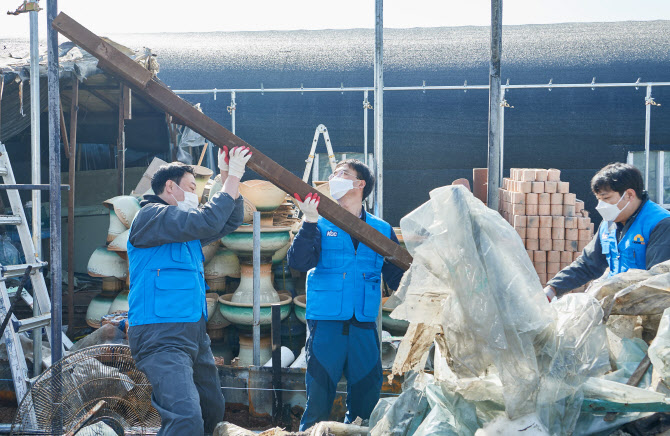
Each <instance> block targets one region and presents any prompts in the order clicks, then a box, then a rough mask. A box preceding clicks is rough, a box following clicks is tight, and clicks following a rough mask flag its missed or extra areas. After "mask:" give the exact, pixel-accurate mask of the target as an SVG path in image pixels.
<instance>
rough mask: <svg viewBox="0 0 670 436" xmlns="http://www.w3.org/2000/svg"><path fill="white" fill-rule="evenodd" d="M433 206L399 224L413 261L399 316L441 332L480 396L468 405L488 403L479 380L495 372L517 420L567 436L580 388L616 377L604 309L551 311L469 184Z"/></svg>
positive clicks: (586, 305)
mask: <svg viewBox="0 0 670 436" xmlns="http://www.w3.org/2000/svg"><path fill="white" fill-rule="evenodd" d="M430 198H431V199H430V201H428V202H426V203H424V204H423V205H422V206H420V207H419V208H417V209H416V210H414V211H413V212H411V213H410V214H408V215H407V216H405V217H404V218H403V219H402V220H401V222H400V226H401V228H402V233H403V238H404V240H405V244H406V246H407V248H408V249H409V251H410V253H411V254H412V255H413V257H414V261H413V263H412V265H411V267H410V269H409V271H408V272H407V273H406V274H405V275H404V277H403V279H402V281H401V283H400V286H399V289H398V291H397V292H396V293H395V294H394V295H393V296H392V297H391V298H390V299H389V300H394V301H391V302H390V303H391V304H393V305H395V306H396V309H395V310H394V311H393V313H392V314H391V317H392V318H396V319H404V320H407V321H409V322H410V323H414V324H416V323H426V324H428V325H433V326H437V325H440V326H441V329H442V333H443V336H444V342H445V343H446V347H447V348H448V350H447V352H446V353H448V357H449V366H450V369H451V370H452V371H453V374H454V376H455V378H456V385H457V386H456V387H457V388H458V389H459V393H462V394H463V396H464V397H466V398H468V395H467V394H468V393H467V390H468V389H467V388H464V386H463V384H462V383H460V382H461V381H467V382H468V383H469V386H471V387H474V388H476V389H478V390H479V391H480V394H478V395H472V396H470V397H469V399H471V400H473V401H476V400H490V398H486V397H487V395H484V394H481V391H482V390H484V391H486V389H482V386H481V384H480V383H471V381H472V378H481V377H484V376H486V375H487V374H492V373H494V374H495V375H496V376H497V377H498V378H499V380H500V389H499V392H500V393H501V396H502V399H503V401H504V407H505V410H506V412H507V415H508V417H509V418H510V419H516V418H519V417H521V416H525V415H529V414H532V413H534V412H537V413H538V416H539V417H540V419H541V420H542V422H543V424H544V425H545V426H546V427H547V428H548V429H549V431H550V432H551V433H552V434H565V433H569V432H570V431H571V430H572V428H574V425H575V422H576V419H577V416H578V415H579V411H580V407H581V402H582V398H583V396H582V392H581V390H580V386H581V384H582V383H583V382H584V380H585V379H586V378H587V377H593V376H598V375H601V374H603V373H605V372H606V371H607V370H608V369H609V356H608V350H607V337H606V332H605V326H604V325H603V324H602V317H603V312H602V309H601V308H600V305H599V304H598V302H597V301H596V300H595V299H594V298H593V297H590V296H589V295H585V294H573V295H569V296H566V297H564V298H562V299H560V300H559V301H558V302H556V303H554V304H552V305H551V306H550V305H549V303H548V302H547V300H546V297H545V296H544V293H543V292H542V286H541V285H540V282H539V279H538V277H537V274H536V273H535V270H534V268H533V265H532V263H531V262H530V259H529V257H528V254H527V252H526V250H525V248H524V246H523V243H522V241H521V239H520V238H519V236H518V234H517V233H516V231H515V230H514V229H513V228H512V227H511V226H510V225H509V224H508V223H507V222H506V221H505V220H504V219H503V218H502V217H501V216H500V215H499V214H498V213H497V212H495V211H493V210H491V209H489V208H487V207H486V206H484V204H483V203H482V202H481V201H479V200H477V199H476V198H475V197H474V196H472V194H471V193H470V192H469V191H467V189H465V188H463V187H461V186H447V187H443V188H438V189H435V190H433V191H431V193H430ZM401 348H402V344H401ZM399 354H400V351H399ZM394 368H395V366H394ZM496 396H497V395H496V394H495V393H492V395H490V397H491V398H495V397H496Z"/></svg>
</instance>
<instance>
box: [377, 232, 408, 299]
mask: <svg viewBox="0 0 670 436" xmlns="http://www.w3.org/2000/svg"><path fill="white" fill-rule="evenodd" d="M391 240H392V241H393V242H395V243H396V244H400V242H398V238H397V237H396V235H395V232H394V231H391ZM404 273H405V271H403V270H402V268H399V267H397V266H395V265H394V264H392V263H391V262H389V261H388V260H386V259H384V265H383V266H382V275H383V276H384V282H386V284H387V285H388V287H389V288H391V289H393V290H394V291H395V290H396V289H398V285H399V284H400V279H402V275H403V274H404Z"/></svg>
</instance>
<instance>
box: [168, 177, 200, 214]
mask: <svg viewBox="0 0 670 436" xmlns="http://www.w3.org/2000/svg"><path fill="white" fill-rule="evenodd" d="M175 186H177V188H179V189H181V186H179V185H178V184H176V183H175ZM181 191H182V192H183V193H184V201H179V200H177V199H176V198H175V196H174V195H173V196H172V198H174V201H176V202H177V207H178V208H179V210H183V211H184V212H188V211H189V210H191V209H197V208H198V196H197V195H195V194H194V193H192V192H186V191H184V190H183V189H181Z"/></svg>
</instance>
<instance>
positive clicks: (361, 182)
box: [357, 180, 365, 189]
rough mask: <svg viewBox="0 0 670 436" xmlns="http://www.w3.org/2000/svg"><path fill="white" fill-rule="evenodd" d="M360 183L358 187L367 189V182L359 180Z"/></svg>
mask: <svg viewBox="0 0 670 436" xmlns="http://www.w3.org/2000/svg"><path fill="white" fill-rule="evenodd" d="M358 183H359V184H358V186H357V187H358V188H360V189H363V188H365V180H359V181H358Z"/></svg>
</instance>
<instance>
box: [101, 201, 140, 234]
mask: <svg viewBox="0 0 670 436" xmlns="http://www.w3.org/2000/svg"><path fill="white" fill-rule="evenodd" d="M102 204H103V205H105V206H107V207H108V208H109V209H112V210H114V212H115V213H116V216H118V217H119V219H120V220H121V222H122V223H123V225H124V226H125V227H126V228H127V229H129V228H130V225H131V224H132V222H133V219H135V215H137V212H139V211H140V209H141V207H140V202H139V201H138V200H137V198H135V197H133V196H132V195H119V196H117V197H112V198H110V199H109V200H105V201H103V202H102Z"/></svg>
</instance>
